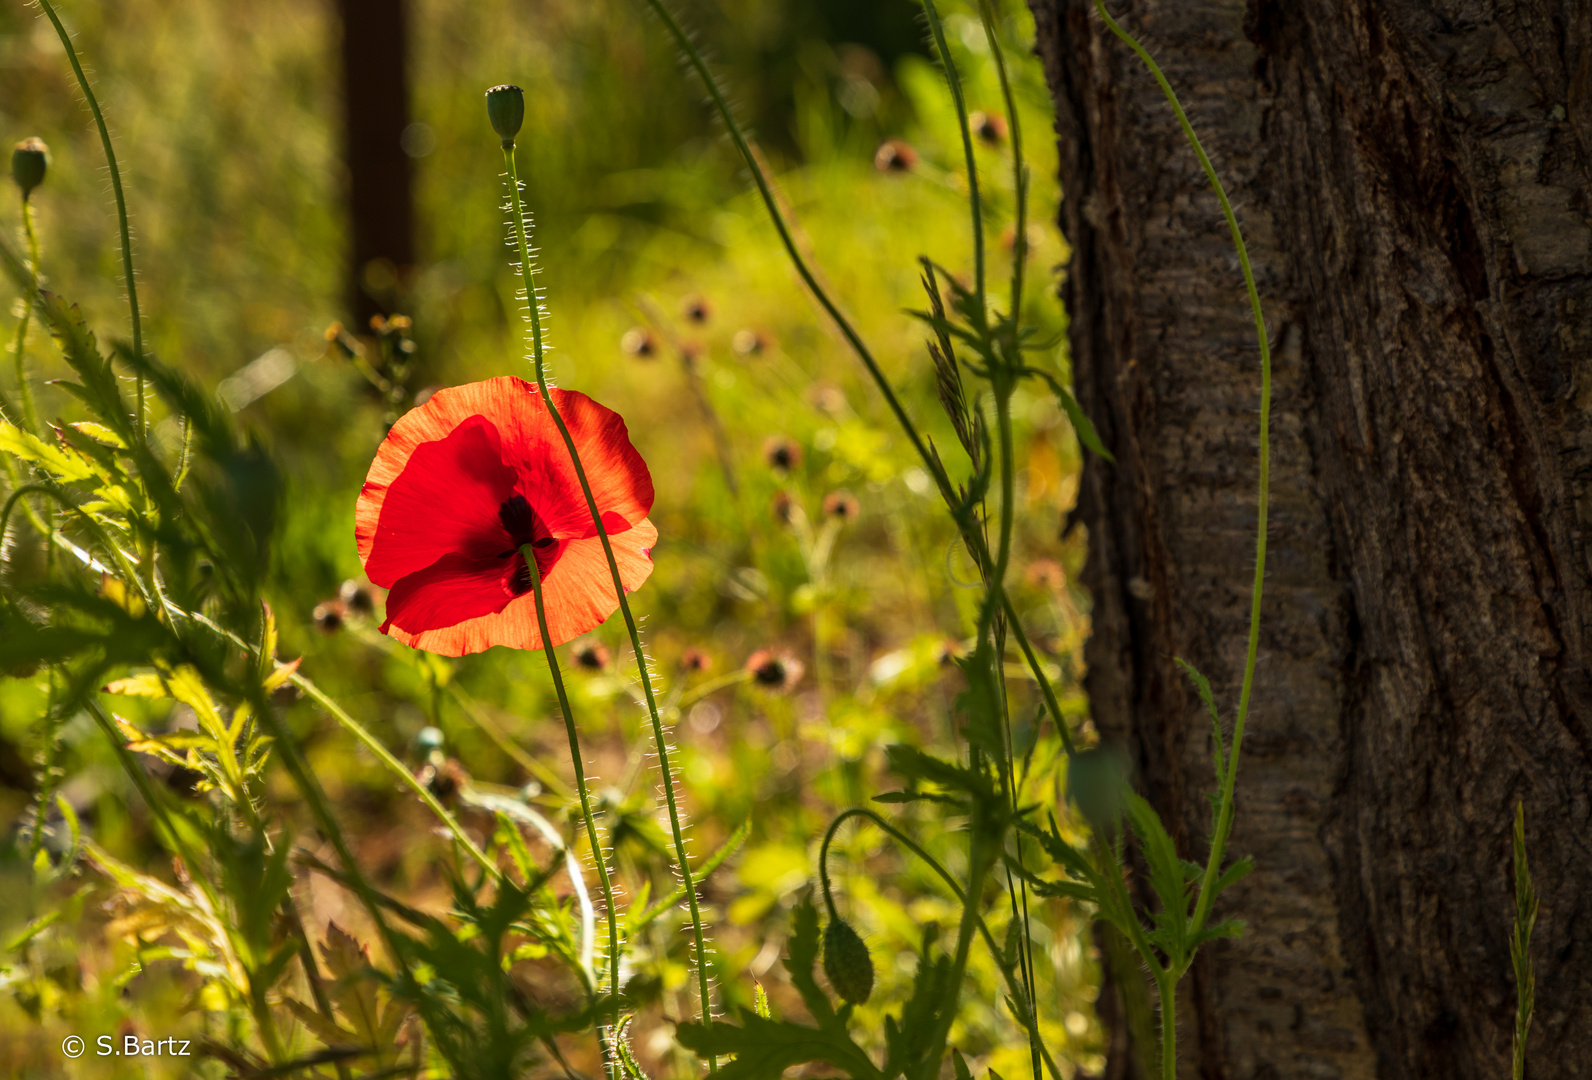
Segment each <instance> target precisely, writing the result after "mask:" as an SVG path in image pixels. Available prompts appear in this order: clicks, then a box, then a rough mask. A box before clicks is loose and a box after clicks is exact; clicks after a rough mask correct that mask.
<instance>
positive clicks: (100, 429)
mask: <svg viewBox="0 0 1592 1080" xmlns="http://www.w3.org/2000/svg"><path fill="white" fill-rule="evenodd" d="M72 427H74V428H75V429H77V430H78V431H81V432H82V433H83V434H85V435H87V436H88V437H89V438H91V439H94V440H96V441H98V442H102V443H104V444H105V445H106V446H114V447H117V448H118V449H122V450H125V449H126V448H127V443H126V442H125V441H123V439H122V437H121V436H120V435H118V434H116V432H114V431H112V430H111V429H110V428H108V427H106V426H105V425H104V424H96V423H94V422H93V421H91V420H80V421H78V422H77V423H75V424H73V425H72Z"/></svg>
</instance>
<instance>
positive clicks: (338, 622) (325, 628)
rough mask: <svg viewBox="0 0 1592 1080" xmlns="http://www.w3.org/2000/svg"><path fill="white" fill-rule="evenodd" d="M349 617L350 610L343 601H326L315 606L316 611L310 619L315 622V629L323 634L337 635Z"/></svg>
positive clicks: (311, 614)
mask: <svg viewBox="0 0 1592 1080" xmlns="http://www.w3.org/2000/svg"><path fill="white" fill-rule="evenodd" d="M347 616H348V609H347V608H345V607H344V606H343V602H342V601H341V600H325V601H322V602H321V603H319V604H316V605H315V610H314V611H312V612H311V613H310V618H311V619H313V620H315V628H316V629H317V630H319V631H320V632H321V633H323V634H335V633H337V631H339V630H341V629H342V628H343V623H344V621H346V619H347Z"/></svg>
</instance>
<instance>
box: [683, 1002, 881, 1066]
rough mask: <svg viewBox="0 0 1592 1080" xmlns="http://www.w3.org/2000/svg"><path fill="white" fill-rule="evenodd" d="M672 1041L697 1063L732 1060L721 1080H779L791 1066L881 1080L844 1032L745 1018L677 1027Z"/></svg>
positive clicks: (865, 1057) (748, 1014)
mask: <svg viewBox="0 0 1592 1080" xmlns="http://www.w3.org/2000/svg"><path fill="white" fill-rule="evenodd" d="M675 1038H676V1039H678V1040H679V1042H680V1045H681V1046H684V1047H685V1048H686V1049H688V1050H693V1051H695V1052H696V1054H697V1056H698V1057H710V1056H713V1055H724V1054H734V1055H735V1060H734V1061H731V1062H729V1063H728V1064H725V1065H721V1066H720V1067H719V1073H718V1075H719V1078H720V1080H780V1077H782V1076H784V1074H785V1070H786V1069H788V1068H790V1067H791V1066H792V1065H800V1064H803V1063H805V1062H809V1061H827V1062H828V1063H829V1064H831V1065H834V1066H837V1067H839V1068H841V1069H844V1070H845V1071H846V1072H847V1073H849V1074H850V1075H851V1076H852V1077H853V1078H854V1080H884V1074H883V1073H881V1072H880V1071H879V1069H878V1067H877V1066H875V1065H874V1063H873V1062H872V1061H870V1060H869V1059H868V1055H867V1054H866V1053H864V1052H863V1050H862V1048H861V1047H859V1046H858V1045H857V1044H856V1043H854V1042H852V1041H851V1037H850V1036H849V1035H847V1034H846V1032H845V1031H844V1029H840V1030H836V1029H834V1028H813V1027H807V1026H806V1025H804V1024H792V1023H790V1022H788V1021H784V1020H765V1019H764V1018H763V1017H760V1016H757V1015H755V1014H751V1013H747V1014H743V1015H742V1017H741V1024H740V1025H735V1024H727V1023H724V1022H723V1021H714V1022H713V1023H711V1024H708V1025H702V1024H681V1025H680V1026H679V1027H678V1028H676V1029H675Z"/></svg>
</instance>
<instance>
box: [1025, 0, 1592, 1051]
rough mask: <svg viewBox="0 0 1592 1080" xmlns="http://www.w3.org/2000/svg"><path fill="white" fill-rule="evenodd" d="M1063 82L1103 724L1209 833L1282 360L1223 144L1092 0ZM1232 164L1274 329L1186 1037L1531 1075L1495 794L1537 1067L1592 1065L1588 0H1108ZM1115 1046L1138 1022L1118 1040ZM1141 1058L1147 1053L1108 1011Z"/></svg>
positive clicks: (1198, 833)
mask: <svg viewBox="0 0 1592 1080" xmlns="http://www.w3.org/2000/svg"><path fill="white" fill-rule="evenodd" d="M1031 6H1032V8H1033V11H1034V14H1035V17H1036V20H1037V36H1038V46H1039V52H1040V55H1041V58H1042V59H1043V61H1044V64H1045V68H1046V72H1047V76H1048V79H1049V82H1050V86H1051V90H1052V93H1053V95H1054V99H1055V103H1056V111H1057V135H1058V138H1059V141H1060V149H1061V179H1062V185H1063V191H1064V196H1063V204H1062V207H1061V226H1062V229H1063V231H1064V232H1065V234H1066V236H1067V239H1068V240H1069V242H1070V243H1071V245H1072V258H1071V263H1070V266H1069V267H1068V269H1067V276H1066V280H1065V284H1064V287H1063V298H1064V301H1065V303H1066V306H1067V309H1068V311H1069V313H1070V316H1071V320H1072V321H1071V330H1070V335H1071V349H1072V357H1073V365H1074V378H1075V380H1076V384H1077V390H1078V397H1079V399H1080V401H1081V402H1082V404H1083V406H1084V408H1085V409H1086V410H1087V411H1088V413H1089V414H1090V415H1091V416H1092V417H1093V418H1094V421H1095V423H1096V424H1097V425H1098V426H1099V429H1100V432H1101V435H1102V437H1103V439H1104V440H1105V442H1106V444H1107V446H1109V447H1110V448H1111V449H1112V450H1113V451H1114V452H1115V455H1116V459H1117V460H1116V464H1115V465H1110V464H1106V463H1104V462H1101V461H1098V460H1093V459H1091V460H1090V461H1089V463H1088V464H1087V465H1086V467H1085V471H1084V482H1083V486H1082V491H1081V496H1080V502H1079V506H1078V508H1077V510H1076V511H1075V515H1074V519H1073V520H1075V521H1076V522H1079V523H1081V524H1083V525H1084V526H1086V527H1087V529H1088V532H1089V542H1090V555H1089V561H1088V570H1087V578H1086V581H1085V584H1086V585H1087V586H1088V588H1089V589H1090V590H1091V591H1092V593H1093V598H1094V613H1093V619H1094V631H1093V637H1092V638H1091V640H1090V642H1089V645H1088V648H1087V654H1086V655H1087V659H1088V662H1089V675H1088V682H1087V688H1088V691H1089V694H1090V698H1091V701H1092V704H1093V709H1094V715H1095V718H1096V722H1097V723H1098V725H1099V727H1100V730H1101V731H1102V733H1103V734H1104V735H1105V736H1107V737H1111V738H1115V739H1118V740H1120V741H1121V742H1123V743H1124V744H1125V745H1126V746H1127V747H1128V749H1129V751H1130V753H1131V755H1132V756H1133V758H1134V760H1135V764H1136V768H1137V782H1138V783H1139V784H1140V785H1141V786H1142V789H1143V790H1144V792H1145V793H1146V794H1147V795H1148V797H1149V798H1150V799H1151V800H1152V801H1153V803H1154V804H1155V805H1156V807H1157V808H1158V809H1159V810H1160V811H1161V813H1162V815H1163V817H1164V818H1165V820H1166V821H1167V824H1168V827H1169V828H1170V829H1172V830H1173V833H1174V836H1175V837H1176V839H1177V840H1178V843H1179V845H1180V849H1181V853H1182V854H1183V855H1184V857H1186V858H1193V859H1203V858H1204V856H1205V854H1206V851H1207V846H1206V845H1207V842H1208V841H1207V836H1208V833H1209V830H1210V828H1211V812H1210V807H1209V804H1208V803H1207V802H1206V800H1205V797H1204V795H1205V792H1207V791H1209V790H1210V789H1211V787H1212V777H1213V769H1212V766H1211V762H1210V757H1209V753H1210V733H1209V732H1210V727H1209V723H1208V721H1206V720H1205V719H1204V718H1203V716H1202V715H1201V708H1200V706H1199V702H1198V699H1197V697H1196V695H1195V694H1194V693H1193V692H1192V689H1191V687H1190V686H1189V685H1188V684H1187V682H1186V681H1185V680H1184V679H1183V678H1182V677H1181V676H1180V674H1179V672H1178V670H1177V668H1176V667H1175V666H1174V663H1173V658H1174V657H1184V658H1187V659H1188V660H1189V661H1190V662H1192V663H1193V664H1194V665H1195V666H1196V667H1198V668H1200V669H1201V670H1202V671H1204V672H1205V673H1206V674H1207V675H1208V676H1210V678H1211V680H1212V682H1213V684H1214V685H1215V687H1216V689H1217V692H1218V697H1219V700H1220V701H1221V702H1222V703H1223V704H1224V706H1225V708H1226V710H1227V714H1228V716H1229V717H1230V716H1231V713H1232V710H1233V708H1234V706H1235V705H1236V701H1237V697H1238V682H1239V677H1240V674H1241V671H1242V666H1243V649H1244V637H1245V630H1246V622H1247V614H1248V604H1249V581H1250V576H1251V573H1252V570H1253V557H1254V548H1253V543H1254V535H1253V530H1254V527H1255V514H1256V499H1255V480H1256V462H1257V447H1258V443H1257V439H1256V433H1257V426H1256V420H1257V403H1258V400H1259V384H1260V379H1259V363H1258V351H1257V348H1256V343H1255V338H1254V330H1253V324H1252V322H1251V317H1250V312H1249V309H1248V305H1247V304H1246V303H1245V301H1244V297H1243V291H1242V289H1243V285H1242V279H1241V277H1240V274H1239V270H1238V266H1237V260H1236V258H1235V256H1234V254H1233V251H1232V248H1231V246H1230V242H1229V239H1228V235H1227V229H1226V227H1225V225H1224V223H1223V220H1222V217H1221V212H1220V208H1219V205H1218V203H1217V201H1216V199H1215V197H1214V196H1213V195H1212V193H1211V192H1210V190H1209V188H1208V186H1207V184H1206V181H1205V179H1204V176H1203V174H1202V173H1201V171H1200V169H1199V166H1198V162H1197V161H1196V159H1195V157H1194V155H1193V154H1192V152H1191V151H1190V150H1189V148H1188V147H1187V145H1186V143H1185V142H1184V139H1183V136H1182V134H1181V132H1180V130H1179V128H1178V125H1177V122H1176V119H1175V117H1174V116H1173V114H1172V112H1171V110H1170V108H1169V107H1168V106H1167V104H1166V103H1165V100H1164V99H1163V97H1162V95H1161V92H1160V90H1159V89H1158V87H1157V86H1156V84H1155V82H1154V81H1153V79H1152V78H1151V76H1150V75H1149V73H1148V72H1147V71H1145V69H1144V68H1143V67H1142V66H1141V65H1140V63H1139V61H1138V60H1137V58H1135V57H1134V56H1133V55H1132V54H1131V53H1130V52H1129V50H1128V49H1127V48H1126V47H1125V46H1124V45H1123V44H1122V43H1121V42H1119V41H1118V40H1117V39H1116V38H1115V37H1113V36H1112V35H1111V34H1110V32H1109V31H1108V29H1107V28H1106V27H1105V26H1104V24H1103V23H1102V22H1100V20H1098V19H1097V18H1096V17H1095V16H1094V15H1093V13H1092V10H1091V7H1090V5H1089V3H1087V0H1031ZM1111 9H1112V11H1113V14H1114V15H1116V16H1117V17H1118V18H1120V19H1121V20H1122V21H1123V23H1124V25H1126V26H1127V27H1128V28H1129V29H1130V30H1131V31H1133V32H1134V33H1135V34H1136V35H1138V36H1139V38H1140V40H1141V41H1143V42H1144V43H1145V44H1146V46H1147V47H1149V48H1150V50H1151V52H1152V53H1154V54H1155V55H1156V57H1157V59H1158V60H1159V62H1160V63H1161V64H1162V65H1163V67H1164V68H1165V70H1166V73H1167V75H1168V78H1169V79H1170V81H1171V82H1172V84H1173V86H1174V87H1175V88H1176V89H1177V90H1178V92H1179V94H1180V96H1181V98H1182V100H1183V102H1184V104H1185V105H1186V106H1187V108H1188V111H1189V113H1190V115H1191V117H1192V118H1193V122H1194V124H1195V126H1196V129H1197V130H1198V131H1199V132H1200V134H1201V138H1202V139H1203V140H1204V141H1205V145H1206V147H1207V149H1208V150H1209V151H1210V152H1211V156H1212V158H1213V159H1214V161H1215V163H1216V166H1217V168H1218V169H1219V170H1220V172H1221V173H1222V175H1223V178H1224V180H1225V182H1226V184H1227V187H1228V191H1229V192H1230V194H1231V195H1232V198H1233V201H1234V203H1235V204H1236V205H1237V206H1238V207H1239V215H1240V220H1241V222H1242V224H1243V226H1244V229H1245V232H1246V235H1247V237H1248V240H1249V243H1250V252H1251V255H1252V257H1253V259H1254V263H1255V268H1256V273H1257V275H1258V278H1259V284H1260V290H1261V293H1262V295H1263V298H1264V306H1265V311H1266V317H1267V325H1268V329H1269V335H1270V338H1271V341H1272V342H1273V344H1274V347H1275V382H1274V395H1275V396H1274V405H1273V410H1274V411H1273V414H1272V417H1273V419H1272V425H1273V426H1272V431H1273V435H1272V450H1273V455H1274V456H1273V462H1274V465H1273V473H1272V510H1271V527H1270V532H1269V536H1270V544H1271V550H1270V554H1269V557H1268V560H1267V578H1266V598H1265V604H1264V607H1263V618H1264V626H1263V632H1262V637H1261V653H1260V664H1259V668H1258V672H1257V676H1256V683H1255V696H1254V708H1253V712H1252V715H1251V718H1250V727H1249V732H1248V735H1247V737H1246V740H1245V744H1244V757H1243V763H1242V766H1241V771H1240V774H1239V778H1238V793H1239V794H1238V817H1237V826H1236V830H1235V833H1234V840H1233V843H1234V853H1235V854H1236V855H1245V854H1247V855H1251V856H1253V857H1254V859H1255V862H1256V865H1257V869H1256V871H1255V873H1254V874H1253V875H1252V876H1251V877H1250V878H1249V879H1247V880H1246V881H1244V882H1243V883H1242V884H1240V885H1239V886H1237V887H1236V888H1234V889H1233V890H1232V891H1231V892H1230V893H1228V894H1226V896H1225V897H1224V899H1223V901H1222V902H1221V904H1220V905H1219V908H1218V912H1217V913H1218V914H1229V915H1236V916H1239V917H1241V918H1243V919H1245V920H1246V921H1247V923H1248V929H1247V932H1246V933H1245V934H1244V936H1243V937H1242V938H1240V939H1237V940H1234V941H1229V942H1220V943H1217V944H1216V945H1214V946H1210V947H1207V949H1206V950H1205V952H1204V954H1203V955H1202V957H1201V959H1200V960H1199V961H1198V963H1197V965H1196V967H1195V969H1194V971H1193V972H1192V973H1191V976H1190V977H1189V978H1188V979H1186V980H1185V982H1184V984H1183V987H1182V989H1181V996H1180V998H1179V1001H1178V1005H1179V1026H1180V1043H1181V1049H1180V1061H1179V1072H1180V1075H1182V1076H1199V1077H1210V1078H1217V1077H1222V1078H1234V1080H1240V1078H1242V1080H1248V1078H1279V1080H1280V1078H1294V1077H1298V1078H1312V1080H1328V1078H1336V1077H1342V1078H1362V1077H1364V1078H1370V1077H1376V1078H1380V1080H1406V1078H1411V1080H1413V1078H1416V1077H1420V1078H1427V1077H1436V1078H1445V1080H1447V1078H1453V1080H1469V1078H1477V1080H1480V1078H1483V1077H1485V1078H1488V1080H1497V1078H1500V1077H1507V1076H1508V1075H1509V1053H1510V1044H1511V1037H1512V1031H1513V1024H1514V1010H1515V986H1514V977H1513V973H1512V968H1511V964H1510V954H1509V944H1508V942H1509V931H1510V928H1511V925H1512V919H1513V910H1514V909H1513V899H1512V892H1511V863H1510V854H1509V853H1510V843H1509V833H1510V827H1511V824H1512V815H1513V810H1514V805H1515V802H1516V801H1517V800H1523V801H1524V803H1525V808H1526V822H1527V840H1528V850H1529V854H1530V859H1531V865H1532V871H1533V876H1534V878H1535V880H1536V885H1537V889H1538V892H1539V894H1540V895H1541V900H1542V908H1541V916H1540V918H1539V921H1538V924H1537V930H1536V936H1535V937H1534V939H1533V942H1532V950H1531V953H1532V958H1533V960H1534V962H1535V967H1536V975H1537V987H1536V1001H1537V1006H1536V1019H1535V1023H1534V1026H1533V1028H1532V1032H1531V1038H1530V1040H1529V1042H1528V1075H1529V1076H1531V1077H1534V1078H1538V1080H1549V1078H1559V1077H1564V1078H1569V1077H1585V1076H1589V1075H1592V951H1589V943H1592V840H1589V830H1588V825H1589V815H1592V798H1589V797H1592V675H1589V670H1588V667H1589V655H1588V652H1589V643H1588V634H1589V631H1592V565H1589V554H1592V553H1589V550H1588V546H1587V539H1588V526H1589V525H1592V412H1589V409H1592V227H1589V215H1592V207H1589V194H1592V175H1589V167H1588V163H1589V160H1592V41H1589V39H1592V4H1589V3H1587V2H1586V0H1559V2H1555V0H1508V2H1504V0H1499V2H1493V0H1247V2H1246V0H1129V2H1126V3H1124V2H1122V0H1115V2H1113V4H1112V8H1111ZM1114 1045H1116V1046H1118V1047H1119V1048H1120V1046H1121V1042H1120V1040H1117V1041H1116V1043H1115V1044H1114ZM1116 1056H1117V1058H1118V1060H1117V1062H1116V1064H1117V1065H1119V1066H1120V1058H1121V1055H1120V1053H1118V1054H1117V1055H1116Z"/></svg>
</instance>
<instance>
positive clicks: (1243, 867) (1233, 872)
mask: <svg viewBox="0 0 1592 1080" xmlns="http://www.w3.org/2000/svg"><path fill="white" fill-rule="evenodd" d="M1254 869H1255V860H1254V859H1251V858H1250V857H1249V856H1247V855H1246V856H1244V857H1243V858H1242V859H1239V860H1238V861H1237V862H1235V863H1233V865H1231V866H1229V867H1228V868H1227V869H1226V870H1223V871H1222V873H1221V875H1220V876H1219V877H1218V878H1217V879H1216V884H1214V885H1212V886H1211V891H1212V893H1214V894H1215V895H1213V896H1212V897H1211V899H1212V900H1213V901H1214V900H1215V899H1216V897H1217V896H1220V895H1221V894H1222V890H1224V889H1226V888H1227V887H1228V886H1229V885H1236V884H1238V883H1239V882H1240V881H1243V880H1244V879H1245V878H1246V877H1248V876H1249V874H1250V871H1252V870H1254Z"/></svg>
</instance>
